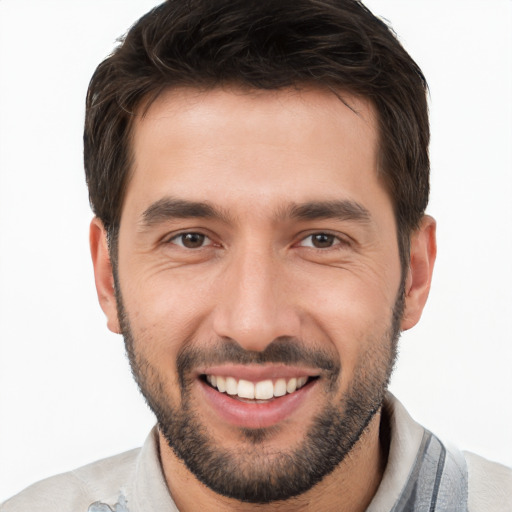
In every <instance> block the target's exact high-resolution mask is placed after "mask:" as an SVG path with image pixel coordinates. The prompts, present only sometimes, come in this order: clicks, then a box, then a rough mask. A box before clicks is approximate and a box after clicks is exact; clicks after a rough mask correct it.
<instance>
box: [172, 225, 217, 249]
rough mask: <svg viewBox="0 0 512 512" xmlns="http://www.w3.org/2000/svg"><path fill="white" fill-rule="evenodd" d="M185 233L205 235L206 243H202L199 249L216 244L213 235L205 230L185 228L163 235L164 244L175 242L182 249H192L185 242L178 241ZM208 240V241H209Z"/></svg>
mask: <svg viewBox="0 0 512 512" xmlns="http://www.w3.org/2000/svg"><path fill="white" fill-rule="evenodd" d="M184 235H201V236H204V238H205V240H204V244H203V245H201V247H198V249H200V248H201V249H202V248H203V247H210V246H212V245H214V241H213V239H212V237H211V236H209V235H207V234H206V233H205V232H204V231H202V230H200V229H185V230H183V231H179V232H178V233H172V234H170V235H166V236H165V237H163V239H162V242H163V243H164V244H173V245H176V246H178V247H180V248H182V249H187V250H190V249H189V248H188V247H185V246H184V245H183V243H177V242H176V240H180V239H181V237H182V236H184ZM207 242H208V243H207Z"/></svg>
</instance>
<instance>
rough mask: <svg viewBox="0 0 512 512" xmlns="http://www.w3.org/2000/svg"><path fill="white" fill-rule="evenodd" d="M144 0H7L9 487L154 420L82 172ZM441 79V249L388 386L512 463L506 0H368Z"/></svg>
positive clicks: (1, 172) (112, 447) (3, 169)
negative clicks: (104, 303) (103, 263)
mask: <svg viewBox="0 0 512 512" xmlns="http://www.w3.org/2000/svg"><path fill="white" fill-rule="evenodd" d="M155 3H156V2H154V1H151V0H129V1H128V0H118V1H115V0H87V1H85V0H81V1H78V0H75V1H73V2H70V1H65V0H59V1H57V0H54V1H51V0H45V1H44V2H42V1H40V0H32V1H27V0H0V116H1V117H0V415H1V419H0V501H1V500H2V499H4V498H7V497H8V496H9V495H11V494H13V493H14V492H17V491H19V490H21V489H22V488H23V487H25V486H26V485H28V484H30V483H32V482H33V481H35V480H37V479H41V478H43V477H45V476H48V475H51V474H54V473H57V472H61V471H64V470H68V469H71V468H74V467H76V466H79V465H82V464H85V463H87V462H90V461H92V460H94V459H97V458H101V457H105V456H108V455H111V454H114V453H117V452H120V451H123V450H126V449H129V448H132V447H134V446H138V445H140V444H141V443H142V442H143V440H144V438H145V436H146V433H147V432H148V430H149V429H150V427H151V425H152V423H153V418H152V416H151V414H150V413H149V412H148V410H147V409H146V406H145V405H144V403H143V400H142V398H141V397H140V395H139V394H138V392H137V389H136V387H135V385H134V384H133V383H132V379H131V376H130V373H129V369H128V364H127V362H126V360H125V357H124V351H123V343H122V340H121V338H120V337H119V336H115V335H112V334H110V333H109V332H108V331H107V329H106V327H105V320H104V318H103V316H102V313H101V310H100V308H99V306H98V305H97V301H96V296H95V290H94V285H93V275H92V266H91V263H90V259H89V254H88V242H87V237H88V223H89V219H90V217H91V213H90V210H89V206H88V200H87V191H86V187H85V183H84V178H83V171H82V145H81V136H82V123H83V104H84V98H85V93H86V88H87V84H88V80H89V78H90V76H91V74H92V72H93V70H94V68H95V67H96V65H97V64H98V63H99V62H100V61H101V59H102V58H103V57H104V56H106V55H107V54H108V53H109V51H110V50H111V49H112V47H113V45H114V42H115V39H116V37H117V36H119V35H121V34H122V33H124V32H125V30H126V29H127V28H128V27H129V26H130V25H131V23H132V22H134V21H135V19H136V18H138V17H139V16H140V15H142V14H143V13H144V12H145V11H146V10H148V9H149V8H150V7H152V6H153V5H155ZM367 5H368V6H369V7H370V8H371V9H372V10H373V11H374V12H375V13H376V14H379V15H383V16H385V17H386V18H387V19H388V20H390V21H391V22H392V24H393V27H394V28H395V30H396V32H397V33H398V34H399V36H400V39H401V40H402V42H403V44H404V46H405V47H406V48H407V49H408V50H409V52H410V53H411V54H412V56H413V57H414V58H415V59H416V60H417V62H418V63H419V64H420V66H421V67H422V69H423V70H424V72H425V74H426V76H427V78H428V80H429V83H430V88H431V116H432V117H431V119H432V132H433V133H432V149H431V156H432V196H431V204H430V208H429V213H431V214H432V215H434V216H435V217H436V218H437V220H438V235H439V256H438V262H437V267H436V272H435V278H434V282H433V289H432V292H431V297H430V301H429V304H428V305H427V308H426V310H425V313H424V317H423V319H422V321H421V323H420V325H419V326H418V327H416V328H415V329H413V330H412V331H411V332H409V333H406V334H405V335H404V336H403V338H402V342H401V357H400V360H399V364H398V369H397V371H396V373H395V375H394V378H393V384H392V389H393V391H394V392H395V394H397V395H398V396H399V397H400V399H401V400H402V401H403V402H404V403H405V404H406V406H407V407H408V408H409V410H410V412H411V413H412V415H413V416H414V417H415V418H416V419H417V420H419V421H420V422H422V423H423V424H425V425H426V426H428V427H429V428H430V429H431V430H433V431H434V432H436V433H437V434H438V435H440V436H441V437H442V438H443V439H445V440H447V441H450V442H454V443H456V444H457V445H458V446H460V447H462V448H465V449H469V450H472V451H476V452H478V453H480V454H482V455H485V456H486V457H489V458H492V459H495V460H498V461H501V462H503V463H505V464H508V465H512V407H511V405H512V401H511V399H510V396H511V391H512V370H511V364H512V329H511V321H512V320H511V319H512V291H511V286H512V270H511V268H512V264H511V262H512V199H511V198H512V172H511V170H512V154H511V153H512V151H511V141H512V103H511V97H512V49H511V46H512V44H511V34H512V21H511V20H512V2H510V0H479V1H468V0H460V1H454V0H443V1H441V0H438V1H436V0H414V1H410V0H401V1H398V0H394V1H393V0H371V1H368V2H367Z"/></svg>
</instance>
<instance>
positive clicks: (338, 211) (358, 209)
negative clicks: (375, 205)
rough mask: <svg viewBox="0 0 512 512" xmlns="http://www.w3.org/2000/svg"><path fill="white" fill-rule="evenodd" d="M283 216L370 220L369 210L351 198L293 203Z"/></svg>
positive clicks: (368, 221) (364, 221)
mask: <svg viewBox="0 0 512 512" xmlns="http://www.w3.org/2000/svg"><path fill="white" fill-rule="evenodd" d="M285 216H289V217H291V218H296V219H300V220H317V219H338V220H354V221H357V222H361V223H363V224H370V223H371V220H372V217H371V215H370V212H369V211H368V210H367V209H366V208H365V207H364V206H362V205H361V204H359V203H356V202H355V201H351V200H341V201H311V202H307V203H303V204H293V205H292V206H291V207H290V209H289V211H288V212H286V213H285Z"/></svg>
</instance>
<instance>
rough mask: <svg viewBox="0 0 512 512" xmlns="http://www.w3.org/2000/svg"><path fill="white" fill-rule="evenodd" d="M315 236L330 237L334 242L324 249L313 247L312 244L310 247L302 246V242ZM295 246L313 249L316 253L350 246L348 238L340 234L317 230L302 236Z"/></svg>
mask: <svg viewBox="0 0 512 512" xmlns="http://www.w3.org/2000/svg"><path fill="white" fill-rule="evenodd" d="M315 235H328V236H332V237H334V239H335V242H334V243H333V245H331V246H330V247H325V248H320V247H314V246H313V245H312V244H311V245H303V242H304V241H305V240H307V239H308V238H311V237H313V236H315ZM296 245H298V246H299V247H308V248H311V249H315V250H317V251H326V250H329V249H333V248H334V247H338V246H340V245H341V246H347V245H350V240H349V237H348V236H343V235H341V234H340V233H333V232H332V231H329V230H317V231H310V232H308V233H307V234H306V235H302V236H301V238H300V240H299V242H298V243H297V244H296Z"/></svg>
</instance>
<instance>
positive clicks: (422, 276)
mask: <svg viewBox="0 0 512 512" xmlns="http://www.w3.org/2000/svg"><path fill="white" fill-rule="evenodd" d="M410 253H411V254H410V262H409V270H408V273H407V278H406V281H405V311H404V315H403V318H402V326H401V327H402V330H403V331H406V330H407V329H410V328H411V327H414V326H415V325H416V324H417V323H418V321H419V319H420V317H421V313H422V312H423V308H424V307H425V303H426V302H427V297H428V293H429V291H430V283H431V281H432V272H433V270H434V262H435V260H436V253H437V244H436V221H435V220H434V219H433V218H432V217H430V216H429V215H425V216H424V217H423V219H422V220H421V224H420V227H419V228H418V229H417V230H416V231H414V233H412V235H411V246H410Z"/></svg>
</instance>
